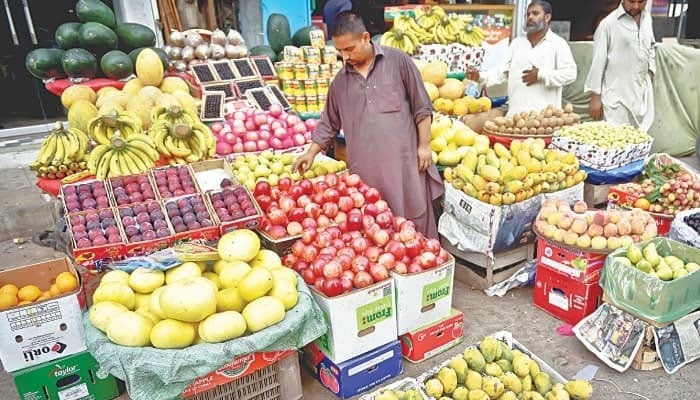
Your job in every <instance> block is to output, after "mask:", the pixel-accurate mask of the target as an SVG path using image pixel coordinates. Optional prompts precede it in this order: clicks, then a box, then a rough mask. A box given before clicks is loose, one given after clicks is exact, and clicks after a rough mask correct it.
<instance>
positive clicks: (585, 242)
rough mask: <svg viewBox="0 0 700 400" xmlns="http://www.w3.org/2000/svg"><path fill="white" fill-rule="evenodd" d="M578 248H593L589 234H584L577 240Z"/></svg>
mask: <svg viewBox="0 0 700 400" xmlns="http://www.w3.org/2000/svg"><path fill="white" fill-rule="evenodd" d="M576 246H578V247H581V248H584V249H585V248H588V247H590V246H591V237H590V236H588V235H587V234H585V233H584V234H583V235H581V236H579V237H578V239H576Z"/></svg>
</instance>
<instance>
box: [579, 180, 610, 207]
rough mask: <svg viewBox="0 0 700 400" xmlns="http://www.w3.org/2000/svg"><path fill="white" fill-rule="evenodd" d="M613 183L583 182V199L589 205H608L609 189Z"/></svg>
mask: <svg viewBox="0 0 700 400" xmlns="http://www.w3.org/2000/svg"><path fill="white" fill-rule="evenodd" d="M610 186H613V185H594V184H592V183H588V182H586V183H584V184H583V200H584V201H585V202H586V204H588V206H589V207H594V208H600V207H603V208H604V207H606V206H607V203H608V190H609V189H610Z"/></svg>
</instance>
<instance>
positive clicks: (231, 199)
mask: <svg viewBox="0 0 700 400" xmlns="http://www.w3.org/2000/svg"><path fill="white" fill-rule="evenodd" d="M205 198H206V201H207V206H208V207H210V209H211V210H212V211H213V212H212V216H213V218H214V225H218V226H219V229H220V231H221V234H222V235H223V234H225V233H227V232H230V231H233V230H236V229H255V228H257V227H258V225H260V220H261V219H262V215H263V212H262V210H261V209H260V206H259V205H258V203H257V202H256V201H255V198H254V197H253V194H252V193H250V191H249V190H248V189H247V188H246V187H245V186H242V185H236V186H233V187H230V188H225V189H223V190H215V191H209V192H207V193H206V195H205ZM246 200H248V201H249V202H250V204H247V203H246Z"/></svg>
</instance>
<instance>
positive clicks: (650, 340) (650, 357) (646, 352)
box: [631, 326, 662, 371]
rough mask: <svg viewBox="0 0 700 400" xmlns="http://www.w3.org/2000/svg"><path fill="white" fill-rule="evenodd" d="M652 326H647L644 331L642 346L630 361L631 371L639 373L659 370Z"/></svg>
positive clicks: (659, 364) (659, 361) (659, 360)
mask: <svg viewBox="0 0 700 400" xmlns="http://www.w3.org/2000/svg"><path fill="white" fill-rule="evenodd" d="M653 329H654V328H653V327H652V326H647V327H646V329H645V330H644V340H643V341H642V346H641V347H640V348H639V350H638V351H637V354H636V355H635V356H634V360H633V361H632V365H631V367H632V369H636V370H639V371H651V370H654V369H658V368H661V367H662V365H661V359H660V358H659V354H658V353H657V352H656V344H655V342H654V331H653Z"/></svg>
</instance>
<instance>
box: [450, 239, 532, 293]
mask: <svg viewBox="0 0 700 400" xmlns="http://www.w3.org/2000/svg"><path fill="white" fill-rule="evenodd" d="M440 242H441V244H442V247H444V248H445V250H447V251H448V252H450V254H452V255H453V256H454V257H455V279H456V280H458V281H460V282H462V283H464V284H466V285H469V286H471V287H474V288H477V289H481V290H483V289H486V288H489V287H491V286H493V285H494V284H496V283H499V282H503V281H504V280H506V279H508V278H510V277H511V276H512V275H513V274H514V273H515V272H516V271H517V270H518V269H519V268H520V267H522V266H523V265H524V264H525V263H526V262H527V261H529V260H532V259H533V258H534V257H535V249H536V248H537V246H536V243H530V244H526V245H523V246H519V247H516V248H513V249H510V250H506V251H502V252H499V253H495V254H494V258H493V259H491V258H489V257H488V256H487V255H485V254H481V253H473V252H464V251H461V250H459V249H457V247H455V246H453V245H452V244H450V242H449V241H448V240H445V239H441V240H440Z"/></svg>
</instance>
